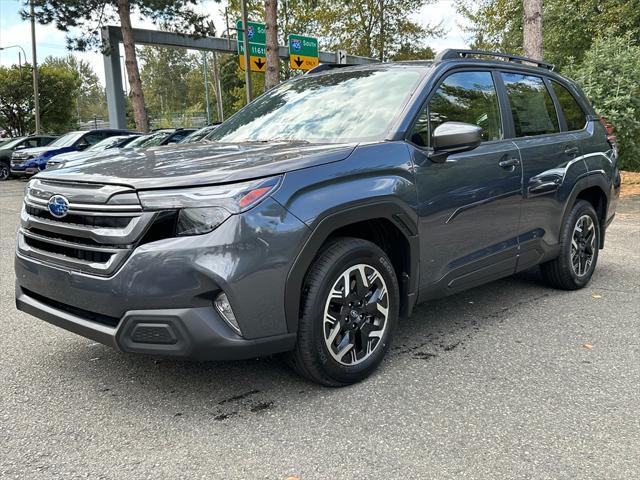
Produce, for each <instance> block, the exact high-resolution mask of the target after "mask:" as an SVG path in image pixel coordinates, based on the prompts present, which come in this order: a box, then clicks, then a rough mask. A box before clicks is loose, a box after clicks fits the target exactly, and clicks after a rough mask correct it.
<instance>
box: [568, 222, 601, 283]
mask: <svg viewBox="0 0 640 480" xmlns="http://www.w3.org/2000/svg"><path fill="white" fill-rule="evenodd" d="M596 248H597V247H596V228H595V224H594V222H593V219H592V218H591V217H590V216H589V215H582V216H581V217H580V218H578V221H577V222H576V225H575V227H574V229H573V236H572V237H571V267H572V268H573V272H574V273H575V274H576V275H577V276H578V277H584V276H585V275H586V274H587V273H588V272H589V269H590V268H591V265H592V264H593V259H594V257H595V252H596Z"/></svg>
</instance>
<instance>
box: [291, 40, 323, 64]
mask: <svg viewBox="0 0 640 480" xmlns="http://www.w3.org/2000/svg"><path fill="white" fill-rule="evenodd" d="M318 57H319V55H318V39H317V38H313V37H304V36H302V35H289V65H290V66H291V68H295V69H297V70H311V69H312V68H313V67H317V66H318V64H319V63H320V59H319V58H318Z"/></svg>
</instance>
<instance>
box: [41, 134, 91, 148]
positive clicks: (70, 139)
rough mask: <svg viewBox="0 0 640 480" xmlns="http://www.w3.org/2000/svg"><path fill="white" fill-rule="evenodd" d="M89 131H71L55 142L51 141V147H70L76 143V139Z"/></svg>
mask: <svg viewBox="0 0 640 480" xmlns="http://www.w3.org/2000/svg"><path fill="white" fill-rule="evenodd" d="M85 133H87V132H69V133H67V134H65V135H63V136H61V137H60V138H58V139H57V140H56V141H55V142H51V143H50V144H49V146H50V147H69V146H71V145H73V144H74V143H76V141H77V140H78V139H79V138H80V137H82V136H83V135H84V134H85Z"/></svg>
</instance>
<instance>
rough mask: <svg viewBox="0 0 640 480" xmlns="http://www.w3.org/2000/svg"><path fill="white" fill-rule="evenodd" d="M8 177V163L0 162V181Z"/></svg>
mask: <svg viewBox="0 0 640 480" xmlns="http://www.w3.org/2000/svg"><path fill="white" fill-rule="evenodd" d="M7 178H9V165H6V164H5V163H0V182H1V181H2V180H6V179H7Z"/></svg>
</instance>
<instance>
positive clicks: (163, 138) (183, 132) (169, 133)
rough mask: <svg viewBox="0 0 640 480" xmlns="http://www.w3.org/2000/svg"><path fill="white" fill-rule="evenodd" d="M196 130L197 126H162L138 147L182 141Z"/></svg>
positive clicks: (157, 145)
mask: <svg viewBox="0 0 640 480" xmlns="http://www.w3.org/2000/svg"><path fill="white" fill-rule="evenodd" d="M195 131H196V129H195V128H161V129H159V130H154V131H153V132H151V133H150V134H149V138H148V139H147V141H146V142H142V143H141V144H140V145H138V147H159V146H163V145H171V144H174V143H180V142H181V141H182V140H184V138H186V137H187V136H189V135H190V134H192V133H194V132H195Z"/></svg>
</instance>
